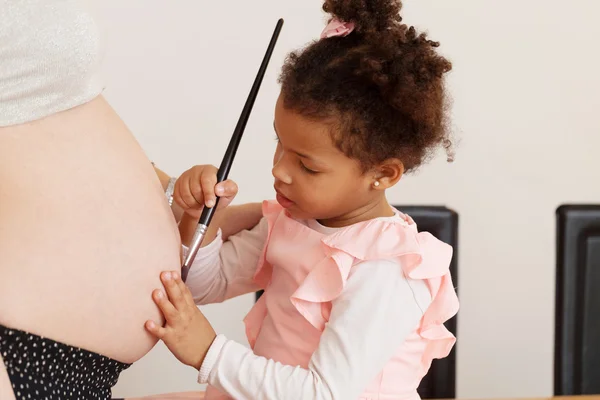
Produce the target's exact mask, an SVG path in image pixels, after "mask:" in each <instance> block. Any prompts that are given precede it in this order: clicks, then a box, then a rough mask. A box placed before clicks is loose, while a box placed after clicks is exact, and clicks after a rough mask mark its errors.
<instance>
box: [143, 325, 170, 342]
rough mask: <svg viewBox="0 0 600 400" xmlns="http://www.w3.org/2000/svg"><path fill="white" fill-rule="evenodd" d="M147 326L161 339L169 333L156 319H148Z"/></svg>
mask: <svg viewBox="0 0 600 400" xmlns="http://www.w3.org/2000/svg"><path fill="white" fill-rule="evenodd" d="M145 327H146V330H147V331H148V332H150V333H151V334H152V335H153V336H155V337H156V338H158V339H160V340H163V339H164V337H165V335H166V334H167V330H166V329H165V328H163V327H162V326H159V325H158V324H157V323H156V322H154V321H146V324H145Z"/></svg>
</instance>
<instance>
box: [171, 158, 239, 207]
mask: <svg viewBox="0 0 600 400" xmlns="http://www.w3.org/2000/svg"><path fill="white" fill-rule="evenodd" d="M217 171H218V169H217V167H215V166H213V165H197V166H195V167H192V168H190V169H189V170H187V171H185V172H184V173H183V174H181V176H180V177H179V179H177V182H176V183H175V190H174V193H173V200H174V201H175V203H176V204H177V205H179V207H181V208H182V209H183V210H184V211H185V212H186V213H187V214H189V215H191V216H193V217H196V218H199V217H200V214H201V213H202V209H203V208H204V206H206V207H213V206H214V205H215V202H216V200H217V196H219V197H220V200H219V205H218V207H217V210H219V209H222V208H223V207H227V205H229V203H231V201H232V200H233V199H234V197H235V196H236V195H237V192H238V187H237V184H236V183H235V182H234V181H232V180H229V179H228V180H226V181H223V182H220V183H219V184H217Z"/></svg>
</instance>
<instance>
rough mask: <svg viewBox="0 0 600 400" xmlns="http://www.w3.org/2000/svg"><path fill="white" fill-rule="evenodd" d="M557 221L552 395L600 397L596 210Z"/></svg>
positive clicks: (599, 209) (599, 220) (572, 212)
mask: <svg viewBox="0 0 600 400" xmlns="http://www.w3.org/2000/svg"><path fill="white" fill-rule="evenodd" d="M556 220H557V226H556V228H557V235H556V239H557V244H556V311H555V312H556V315H555V349H554V394H555V395H557V396H562V395H586V394H588V395H591V394H600V205H563V206H561V207H559V208H558V209H557V210H556Z"/></svg>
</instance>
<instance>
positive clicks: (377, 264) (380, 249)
mask: <svg viewBox="0 0 600 400" xmlns="http://www.w3.org/2000/svg"><path fill="white" fill-rule="evenodd" d="M400 8H401V3H400V1H398V0H363V1H354V0H326V1H325V5H324V10H325V11H327V12H329V13H331V14H332V19H331V20H330V23H329V25H328V26H327V27H326V29H325V30H324V32H323V34H322V36H321V39H320V40H319V41H317V42H315V43H313V44H311V45H310V46H308V47H307V48H306V49H304V50H303V51H301V52H298V53H293V54H292V55H291V56H290V57H289V58H288V59H287V61H286V63H285V65H284V67H283V74H282V75H281V80H280V81H281V83H282V90H281V95H280V97H279V99H278V101H277V104H276V107H275V121H274V128H275V132H276V135H277V140H278V143H277V149H276V151H275V156H274V162H273V176H274V178H275V183H274V187H275V191H276V193H277V201H276V202H273V201H267V202H265V203H264V204H263V207H262V211H263V218H262V219H261V220H260V222H259V223H258V224H257V225H256V226H255V227H253V228H251V229H246V230H242V231H241V232H239V233H236V234H233V235H230V233H228V234H227V236H228V237H226V238H224V237H223V234H222V232H221V231H219V229H218V228H219V227H221V226H222V227H224V229H225V227H227V226H228V224H238V225H239V224H242V223H240V220H241V219H243V218H240V217H239V215H246V217H245V218H246V222H248V221H250V220H252V218H253V216H252V215H253V214H252V213H253V211H252V210H253V208H252V205H250V206H247V207H248V208H246V209H242V208H234V207H230V208H227V209H225V210H223V211H222V212H219V215H218V217H215V219H214V220H213V224H212V225H211V228H212V233H211V234H210V235H208V236H207V240H206V242H207V243H209V242H210V243H209V244H208V245H206V246H205V247H203V248H202V249H201V251H200V252H199V253H198V256H197V258H196V261H195V263H194V265H193V267H192V268H191V270H190V272H189V275H188V280H187V282H186V283H187V285H188V287H186V286H185V285H184V283H183V282H182V281H181V279H180V278H179V275H178V274H177V273H174V272H169V273H164V274H163V276H162V279H163V282H164V285H165V289H166V294H165V293H163V292H162V291H159V290H157V291H155V293H154V299H155V301H156V302H157V304H158V305H159V307H160V308H161V310H162V311H163V313H164V315H165V318H166V320H167V322H166V325H165V326H164V327H161V326H159V325H158V324H157V323H154V322H151V321H149V322H148V323H147V325H146V327H147V329H148V330H149V331H150V332H151V333H152V334H154V335H156V336H157V337H158V338H160V339H162V340H163V341H164V342H165V343H166V345H167V346H168V347H169V349H170V350H171V351H172V352H173V353H174V354H175V356H176V357H178V359H179V360H181V361H182V362H184V363H186V364H188V365H191V366H194V367H195V368H197V369H198V370H199V372H200V373H199V382H201V383H209V389H208V391H207V395H206V396H207V397H206V398H208V399H215V398H235V399H343V400H347V399H406V400H408V399H418V398H419V396H418V394H417V387H418V386H419V382H420V381H421V379H422V377H423V376H424V375H425V374H426V373H427V371H428V369H429V367H430V364H431V361H432V360H433V359H434V358H443V357H446V356H447V355H448V353H449V352H450V350H451V348H452V346H453V344H454V342H455V338H454V336H453V335H452V334H451V333H450V332H449V331H448V330H447V329H446V328H445V327H444V325H443V323H444V322H445V321H447V320H448V319H449V318H451V317H452V316H454V315H455V314H456V313H457V311H458V299H457V296H456V294H455V291H454V288H453V285H452V279H451V277H450V274H449V271H448V267H449V264H450V259H451V256H452V248H451V247H450V246H448V245H447V244H445V243H442V242H441V241H439V240H437V239H436V238H434V237H433V236H432V235H431V234H429V233H425V232H418V230H417V227H416V225H415V223H414V222H413V220H412V219H411V218H410V217H409V216H407V215H405V214H402V213H400V212H398V211H396V210H395V209H393V208H392V207H391V206H390V205H389V203H388V202H387V200H386V197H385V191H386V189H388V188H390V187H392V186H393V185H395V184H396V183H397V182H398V181H399V180H400V178H401V177H402V175H403V174H405V173H407V172H410V171H413V170H414V169H415V168H417V167H418V166H419V165H420V164H422V162H423V161H424V160H425V159H426V157H427V156H428V155H430V154H431V153H432V152H433V151H435V150H436V148H437V147H438V146H442V147H447V133H448V132H447V125H446V114H445V111H446V107H445V105H446V104H445V90H444V84H443V77H444V74H445V73H446V72H448V71H449V70H450V68H451V65H450V63H449V62H448V61H447V60H446V59H445V58H443V57H442V56H440V55H438V54H437V53H436V51H435V48H436V47H437V46H438V44H437V43H435V42H432V41H430V40H428V39H427V38H426V36H425V35H424V34H418V33H417V32H416V31H415V29H414V28H413V27H410V28H409V27H407V26H406V25H404V24H402V23H401V18H400V16H399V11H400ZM215 173H216V169H215V168H214V167H195V168H193V169H191V170H190V171H188V172H186V173H185V174H183V175H182V177H181V178H180V179H179V181H178V183H177V190H176V191H177V192H178V193H179V194H178V196H179V197H178V200H177V201H178V202H179V203H180V204H181V205H182V207H184V208H185V209H187V210H188V211H189V210H192V209H198V208H200V206H199V204H203V203H208V202H210V201H211V200H212V199H214V196H215V193H214V192H213V190H212V188H213V187H214V183H215V182H216V178H214V176H215ZM198 177H204V178H200V179H199V178H198ZM198 180H200V181H202V183H203V184H202V185H198V184H196V185H195V186H194V185H193V184H192V183H193V182H197V181H198ZM200 186H201V187H200ZM217 195H218V193H217ZM183 198H187V200H183ZM240 210H242V211H243V212H241V211H240ZM228 213H232V214H230V215H228ZM233 213H237V215H238V216H235V217H234V216H232V215H233ZM242 225H243V224H242ZM249 225H251V224H249ZM227 229H228V231H229V232H231V231H235V229H231V228H227ZM215 237H216V238H215ZM213 238H215V239H214V240H212V239H213ZM211 240H212V241H211ZM259 289H264V290H265V293H264V295H263V296H262V297H261V298H260V300H259V301H258V302H257V303H256V305H255V306H254V307H253V309H252V310H251V311H250V313H249V314H248V316H247V317H246V319H245V324H246V333H247V337H248V341H249V343H250V345H251V347H252V350H249V349H247V348H245V347H243V346H241V345H240V344H237V343H235V342H233V341H231V340H228V339H227V338H226V337H224V336H223V335H218V336H217V335H216V334H215V332H214V331H213V330H212V328H211V327H210V324H209V323H208V322H207V321H206V319H205V318H204V317H203V315H202V314H201V312H200V311H199V310H198V309H197V307H196V304H207V303H215V302H221V301H224V300H226V299H229V298H231V297H234V296H238V295H241V294H244V293H250V292H254V291H256V290H259Z"/></svg>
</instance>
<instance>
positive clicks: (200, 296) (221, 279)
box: [185, 218, 269, 305]
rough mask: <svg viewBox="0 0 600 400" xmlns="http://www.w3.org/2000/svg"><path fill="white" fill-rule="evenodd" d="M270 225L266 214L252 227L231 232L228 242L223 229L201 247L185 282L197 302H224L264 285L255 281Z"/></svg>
mask: <svg viewBox="0 0 600 400" xmlns="http://www.w3.org/2000/svg"><path fill="white" fill-rule="evenodd" d="M268 229H269V227H268V223H267V220H266V219H265V218H263V219H261V220H260V222H259V223H258V224H257V225H256V226H255V227H254V228H252V229H251V230H244V231H242V232H240V233H238V234H236V235H233V236H230V237H229V239H227V241H225V242H223V239H222V238H221V231H220V230H219V232H218V234H217V237H216V238H215V240H213V241H212V242H211V243H210V244H209V245H207V246H205V247H202V248H200V250H199V251H198V253H197V254H196V258H195V259H194V262H193V264H192V266H191V267H190V270H189V271H188V276H187V280H186V282H185V284H186V285H187V286H188V287H189V289H190V291H191V292H192V296H193V297H194V301H195V302H196V304H199V305H204V304H211V303H220V302H223V301H225V300H227V299H230V298H232V297H236V296H240V295H242V294H246V293H251V292H255V291H257V290H260V289H261V288H260V287H258V285H256V284H255V283H254V273H255V272H256V267H257V265H258V260H259V258H260V256H261V254H262V251H263V248H264V246H265V242H266V240H267V234H268Z"/></svg>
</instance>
